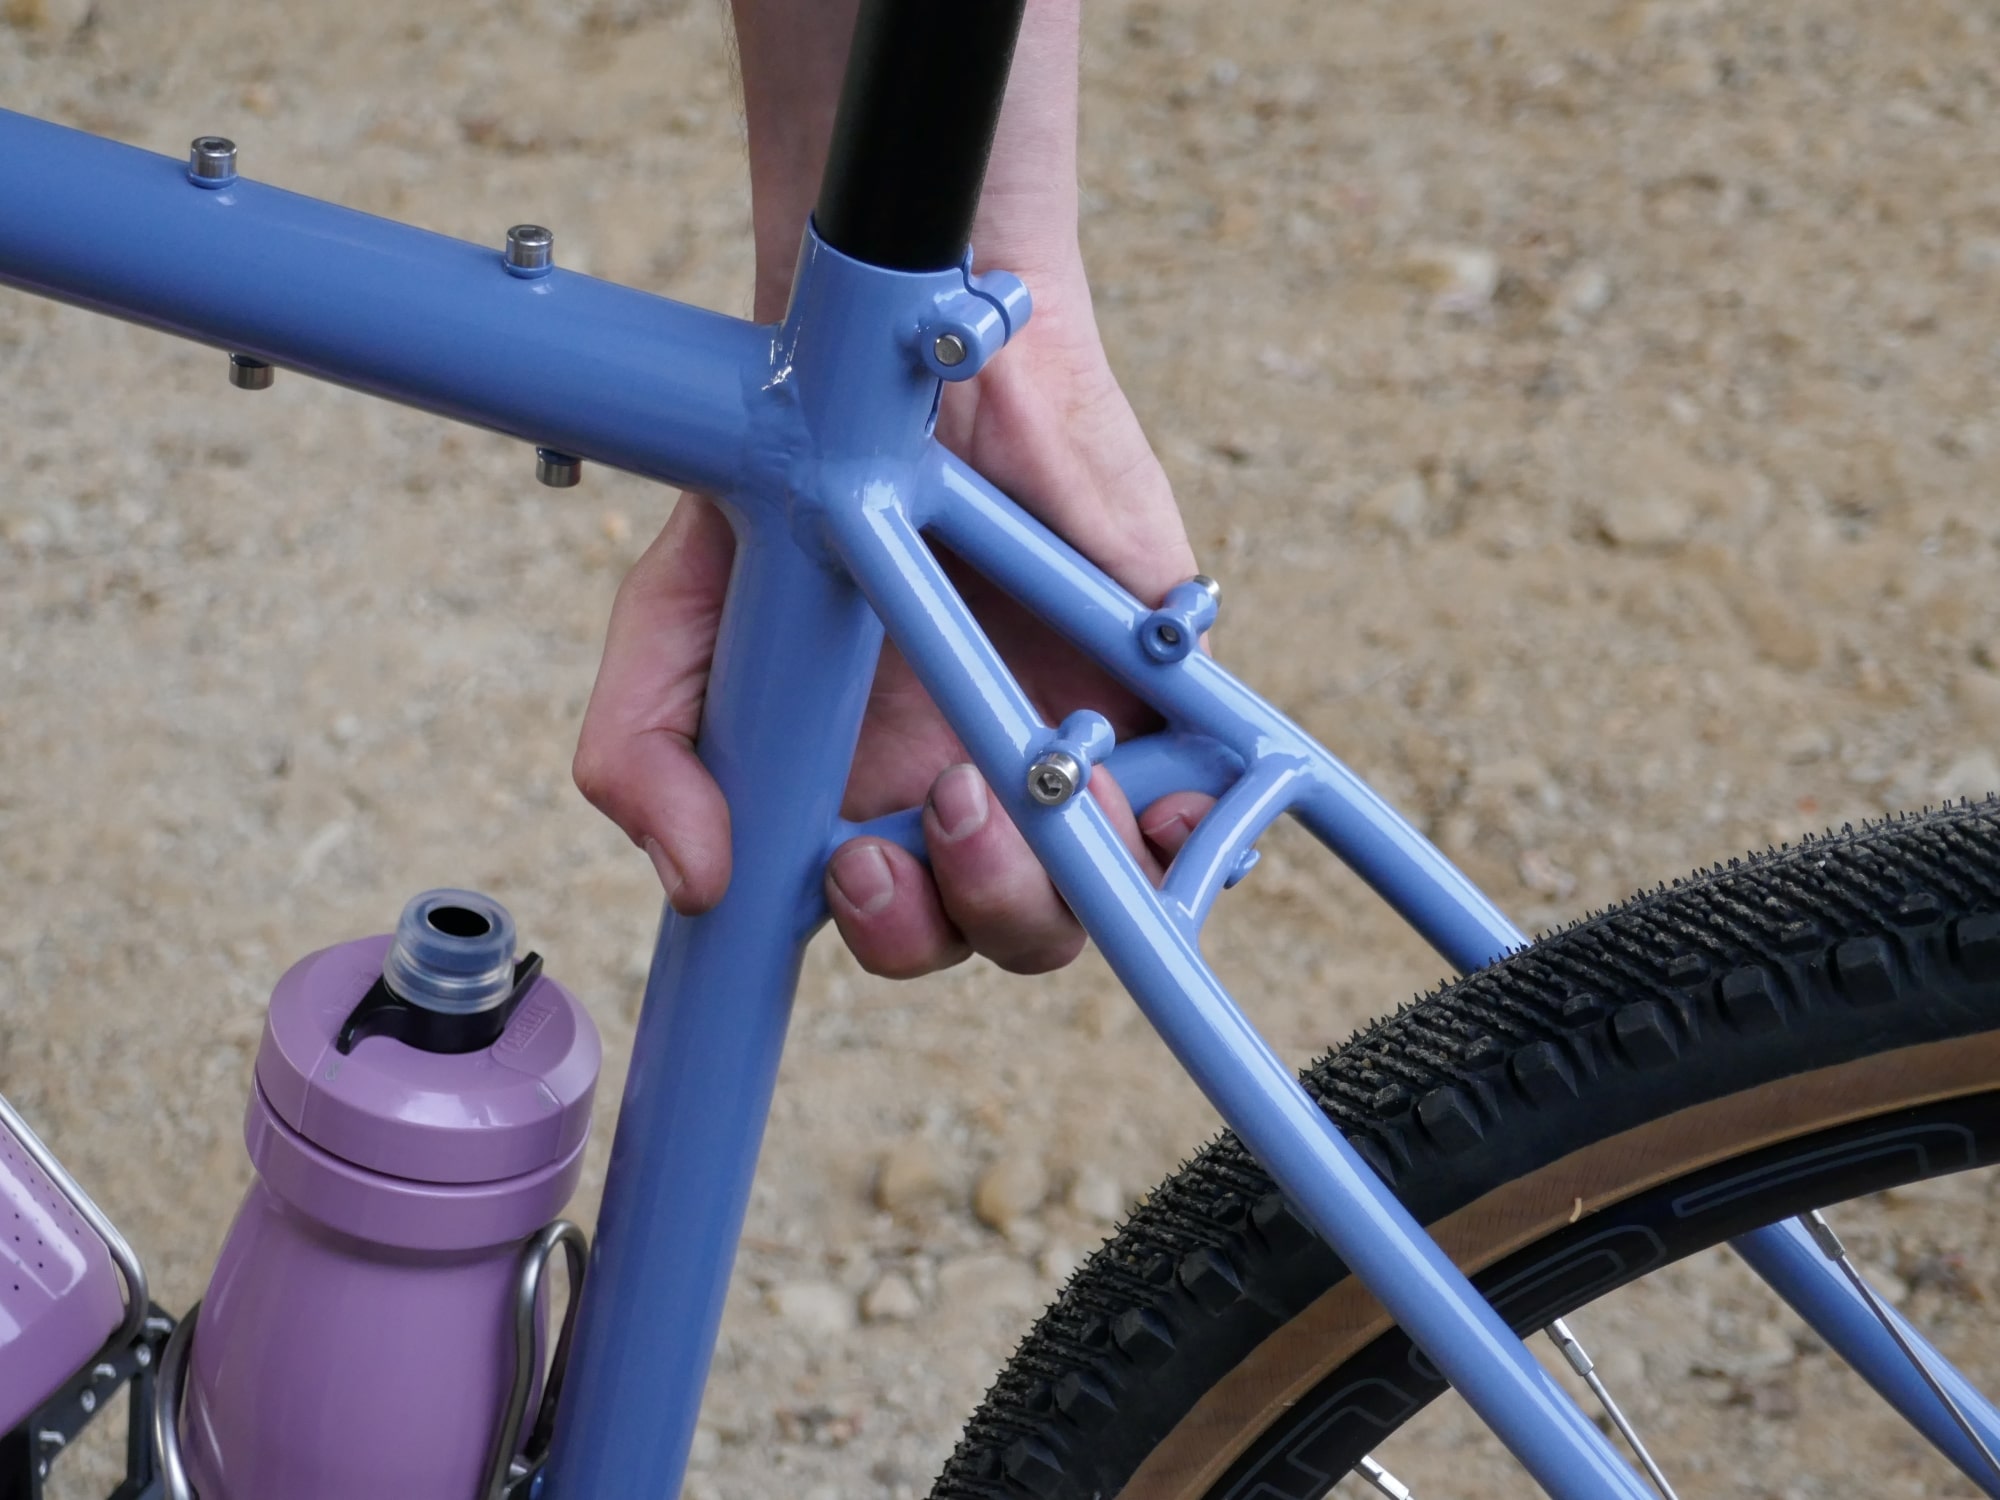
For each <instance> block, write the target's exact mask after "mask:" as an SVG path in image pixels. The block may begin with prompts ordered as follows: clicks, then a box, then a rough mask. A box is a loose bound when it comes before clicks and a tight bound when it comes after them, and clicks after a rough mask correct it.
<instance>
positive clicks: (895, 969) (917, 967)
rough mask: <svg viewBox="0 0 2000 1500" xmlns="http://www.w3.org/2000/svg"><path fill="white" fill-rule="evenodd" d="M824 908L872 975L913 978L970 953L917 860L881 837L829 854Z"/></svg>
mask: <svg viewBox="0 0 2000 1500" xmlns="http://www.w3.org/2000/svg"><path fill="white" fill-rule="evenodd" d="M826 904H827V907H828V908H829V909H830V910H831V911H832V913H833V922H834V925H835V926H836V927H838V928H839V929H840V935H841V937H842V938H843V939H845V940H846V942H847V946H848V947H849V948H851V949H852V950H853V951H854V956H855V958H857V959H858V960H860V963H861V967H862V968H864V969H866V970H868V972H869V973H871V974H880V975H883V976H884V977H885V978H889V979H914V978H915V977H916V976H917V975H919V974H928V973H930V972H931V971H932V970H934V969H946V968H950V967H951V966H952V965H953V964H955V963H958V962H960V961H961V960H963V959H965V958H966V957H968V956H969V955H970V954H971V952H972V945H971V944H969V943H968V942H966V940H965V937H964V935H963V934H961V933H960V932H959V930H958V928H957V927H955V926H954V925H953V924H952V920H951V918H950V917H948V916H946V915H945V911H944V904H943V902H942V901H941V900H940V899H939V898H938V888H937V885H936V883H935V882H934V881H933V880H932V879H931V876H930V872H929V871H928V870H926V869H925V868H924V866H923V862H922V861H921V860H919V859H918V858H917V857H916V856H915V855H914V854H911V853H910V852H908V851H907V850H905V849H899V848H898V847H897V846H896V845H894V844H891V843H888V842H887V841H885V840H883V839H850V840H849V841H848V842H847V843H845V844H842V845H841V846H840V847H839V848H838V849H836V850H835V851H834V854H833V858H832V859H831V860H829V861H828V862H827V867H826Z"/></svg>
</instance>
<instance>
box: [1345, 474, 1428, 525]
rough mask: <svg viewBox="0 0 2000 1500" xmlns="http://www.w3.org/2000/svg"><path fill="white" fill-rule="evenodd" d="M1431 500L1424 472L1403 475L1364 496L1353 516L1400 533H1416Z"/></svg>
mask: <svg viewBox="0 0 2000 1500" xmlns="http://www.w3.org/2000/svg"><path fill="white" fill-rule="evenodd" d="M1430 503H1431V496H1430V488H1429V486H1427V485H1426V484H1425V483H1424V477H1423V475H1421V474H1405V475H1404V476H1403V477H1402V478H1401V479H1392V480H1390V481H1389V482H1388V483H1387V484H1385V485H1383V486H1382V487H1381V488H1380V489H1378V490H1375V491H1373V492H1372V493H1370V494H1368V495H1366V496H1364V497H1363V498H1362V500H1361V503H1360V504H1359V505H1357V506H1355V507H1354V519H1355V520H1357V521H1360V522H1362V523H1363V524H1365V525H1369V526H1377V527H1380V528H1381V529H1382V530H1384V531H1393V532H1396V533H1397V534H1398V535H1400V536H1417V535H1419V534H1421V533H1422V531H1423V529H1424V521H1425V519H1426V518H1427V516H1428V514H1429V512H1430Z"/></svg>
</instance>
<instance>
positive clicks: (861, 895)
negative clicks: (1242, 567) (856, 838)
mask: <svg viewBox="0 0 2000 1500" xmlns="http://www.w3.org/2000/svg"><path fill="white" fill-rule="evenodd" d="M827 873H828V874H830V875H832V876H833V885H834V889H835V890H837V891H839V892H840V897H841V899H842V900H843V901H845V902H846V903H847V904H848V905H849V906H851V907H853V908H854V909H855V910H856V911H857V912H859V913H860V914H861V915H862V916H864V917H872V916H874V915H875V913H876V912H878V911H880V910H881V909H882V908H883V907H885V906H887V905H888V904H889V901H890V899H891V898H892V897H893V896H894V895H895V894H896V877H895V874H894V872H892V871H891V870H890V868H889V861H888V858H887V857H886V856H885V855H884V854H883V853H882V850H881V849H880V848H879V847H878V846H877V845H874V844H855V845H852V846H851V847H849V848H846V849H843V850H841V851H840V852H839V853H838V854H836V855H834V857H833V864H832V865H831V866H830V867H829V868H828V871H827Z"/></svg>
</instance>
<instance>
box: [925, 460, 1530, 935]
mask: <svg viewBox="0 0 2000 1500" xmlns="http://www.w3.org/2000/svg"><path fill="white" fill-rule="evenodd" d="M923 479H924V482H923V487H922V490H921V492H920V493H919V495H918V496H917V497H916V501H915V505H914V508H913V511H912V516H913V519H915V520H916V521H917V523H918V524H919V525H921V526H923V527H924V528H926V529H927V530H928V531H930V532H933V533H935V535H936V536H937V537H938V539H939V540H941V541H942V542H944V543H945V544H946V545H947V546H949V547H950V548H951V550H952V551H953V552H954V553H956V554H957V555H958V556H960V557H962V558H964V559H965V560H966V561H967V562H968V563H970V564H971V565H972V566H973V567H975V568H977V569H978V570H979V571H980V572H981V573H984V574H985V575H986V576H987V577H988V578H990V579H992V580H993V581H994V582H995V583H997V584H998V585H999V586H1000V587H1001V588H1003V589H1005V590H1006V591H1007V592H1008V593H1009V594H1011V595H1013V596H1014V597H1015V598H1016V599H1018V600H1020V601H1021V603H1022V604H1024V605H1026V606H1027V607H1028V608H1029V609H1031V610H1033V611H1034V612H1035V613H1036V614H1037V615H1039V616H1040V617H1041V618H1042V619H1044V620H1046V621H1047V622H1048V623H1049V624H1050V625H1051V626H1053V627H1054V628H1055V629H1056V630H1058V631H1060V632H1061V633H1062V634H1063V635H1064V636H1066V637H1067V638H1068V639H1069V640H1071V641H1072V642H1074V643H1075V644H1076V645H1077V646H1078V647H1080V648H1081V649H1082V650H1083V651H1084V652H1086V653H1087V654H1088V655H1089V656H1091V657H1092V658H1093V659H1094V660H1096V661H1097V662H1099V663H1100V664H1101V665H1103V667H1104V668H1105V670H1106V671H1108V672H1110V673H1111V675H1112V676H1114V677H1115V678H1117V679H1118V681H1119V682H1121V683H1123V684H1124V685H1125V686H1126V687H1127V688H1129V689H1131V691H1132V692H1134V693H1136V694H1137V695H1138V696H1139V697H1141V698H1143V699H1145V700H1146V701H1147V702H1148V703H1150V704H1152V705H1153V706H1154V707H1155V708H1157V709H1158V710H1159V711H1160V712H1161V713H1162V714H1163V715H1164V716H1165V717H1166V719H1167V721H1168V723H1170V724H1172V725H1173V726H1175V727H1176V728H1178V729H1180V730H1183V731H1184V732H1189V733H1197V734H1203V735H1207V736H1209V737H1210V738H1212V739H1214V740H1216V741H1218V742H1219V743H1221V744H1222V745H1223V746H1224V747H1226V748H1227V749H1228V750H1229V751H1230V753H1232V754H1233V755H1235V756H1236V757H1237V759H1239V760H1241V761H1243V762H1245V763H1246V764H1247V763H1250V762H1253V761H1256V760H1258V759H1260V758H1263V757H1267V756H1273V755H1280V756H1289V757H1291V758H1294V759H1296V760H1297V761H1298V762H1299V763H1300V765H1301V767H1302V770H1301V773H1300V774H1301V776H1302V777H1303V778H1304V779H1305V782H1306V785H1305V787H1304V788H1303V789H1302V790H1301V791H1300V792H1299V795H1298V797H1297V800H1296V803H1295V808H1296V811H1297V815H1298V817H1299V820H1300V822H1302V823H1303V824H1304V825H1305V826H1306V827H1307V828H1308V829H1310V830H1311V831H1312V832H1313V833H1314V834H1315V835H1316V836H1317V837H1318V838H1319V839H1320V840H1321V841H1322V842H1323V843H1325V844H1326V845H1327V846H1328V847H1329V848H1330V849H1332V850H1333V852H1334V853H1335V854H1337V855H1338V856H1339V857H1340V858H1341V859H1342V860H1343V861H1344V862H1345V863H1346V864H1347V865H1349V866H1350V867H1351V868H1352V869H1353V870H1354V872H1355V873H1356V874H1358V875H1359V876H1361V878H1362V879H1363V880H1365V881H1367V882H1368V884H1369V885H1370V886H1372V887H1373V888H1374V889H1375V890H1376V891H1377V892H1378V893H1379V894H1380V895H1381V896H1382V897H1383V899H1385V900H1386V901H1387V902H1388V903H1389V905H1390V906H1392V907H1393V908H1394V909H1395V910H1396V912H1397V913H1398V914H1399V915H1401V916H1402V917H1403V918H1404V920H1406V921H1407V922H1409V924H1410V925H1411V926H1412V927H1414V928H1415V929H1416V930H1417V931H1418V932H1419V933H1421V934H1422V935H1423V937H1424V938H1425V939H1426V940H1427V941H1428V942H1429V943H1430V944H1431V945H1432V946H1433V947H1435V948H1436V949H1437V950H1438V952H1439V953H1441V954H1442V955H1443V956H1444V957H1445V959H1446V960H1447V961H1448V962H1449V963H1450V964H1451V965H1452V967H1454V968H1455V969H1457V970H1459V972H1461V973H1469V972H1471V971H1472V970H1474V969H1479V968H1483V967H1485V966H1486V965H1487V964H1489V963H1491V962H1492V961H1493V960H1494V959H1496V958H1498V957H1499V956H1500V955H1502V954H1503V953H1507V952H1509V951H1511V950H1512V949H1515V948H1518V947H1521V946H1522V945H1523V944H1524V943H1525V942H1526V941H1527V940H1526V938H1524V937H1523V936H1522V934H1521V932H1520V930H1519V929H1518V928H1516V927H1515V926H1514V925H1513V923H1511V922H1509V921H1508V920H1507V918H1506V917H1505V916H1503V915H1502V914H1501V912H1500V910H1499V908H1498V907H1496V906H1494V905H1493V903H1492V902H1491V901H1489V900H1488V899H1487V898H1486V897H1485V896H1484V895H1483V894H1482V893H1481V892H1480V891H1479V889H1478V888H1477V887H1476V886H1474V885H1473V884H1472V882H1471V881H1469V880H1467V879H1466V878H1465V876H1464V875H1463V874H1462V873H1461V872H1460V871H1459V870H1458V869H1457V868H1456V867H1455V866H1454V865H1453V864H1452V863H1451V861H1449V860H1448V859H1446V858H1445V857H1444V855H1442V854H1441V853H1439V852H1438V850H1437V848H1436V847H1435V846H1434V845H1433V844H1432V843H1431V842H1430V841H1429V840H1428V839H1426V838H1425V837H1424V836H1423V835H1422V834H1421V833H1419V832H1418V831H1417V830H1416V829H1415V828H1413V827H1411V825H1410V823H1409V821H1408V820H1407V819H1405V818H1404V817H1402V816H1401V815H1400V814H1399V813H1397V812H1396V811H1395V809H1393V808H1391V807H1390V806H1389V805H1388V804H1387V803H1386V802H1384V801H1383V800H1382V799H1381V798H1380V797H1378V796H1376V795H1375V793H1374V792H1373V791H1372V790H1370V789H1369V787H1368V786H1367V784H1366V783H1365V782H1363V781H1362V780H1361V779H1360V778H1359V777H1358V776H1356V775H1355V774H1354V773H1353V772H1352V771H1350V770H1348V768H1347V767H1346V766H1344V765H1342V764H1341V763H1340V762H1339V761H1338V760H1336V759H1335V758H1334V757H1333V756H1332V755H1330V754H1328V753H1327V751H1326V750H1325V749H1323V748H1322V747H1321V746H1320V745H1319V744H1318V743H1317V742H1316V741H1314V739H1313V738H1312V736H1310V735H1308V734H1307V733H1306V732H1305V731H1304V730H1303V729H1301V728H1299V727H1298V726H1297V725H1296V724H1294V723H1292V721H1291V720H1290V719H1288V718H1286V717H1285V716H1284V715H1283V714H1281V713H1279V712H1278V711H1277V710H1276V709H1274V708H1272V707H1271V705H1270V704H1268V703H1266V702H1265V701H1264V700H1263V699H1261V698H1259V697H1258V696H1257V695H1256V694H1255V693H1253V692H1251V691H1250V689H1248V688H1247V687H1245V686H1244V685H1243V684H1242V683H1240V682H1238V681H1237V680H1236V679H1235V678H1234V677H1233V676H1231V675H1230V674H1229V672H1228V671H1227V670H1225V669H1224V668H1223V667H1222V666H1221V665H1220V664H1219V663H1217V662H1216V660H1215V659H1214V658H1213V657H1211V656H1209V655H1208V654H1207V653H1205V652H1201V651H1196V652H1193V653H1191V654H1190V655H1188V656H1186V657H1184V658H1183V659H1181V660H1179V661H1174V662H1161V661H1157V660H1155V659H1154V658H1153V657H1152V656H1151V655H1150V654H1149V653H1148V652H1147V651H1146V649H1145V647H1144V646H1143V645H1142V644H1141V642H1140V639H1139V633H1140V630H1141V629H1142V627H1143V625H1144V623H1145V621H1146V620H1147V618H1148V616H1149V615H1150V614H1151V611H1150V610H1148V609H1147V608H1146V606H1144V605H1142V604H1141V603H1140V602H1139V601H1138V600H1136V599H1134V598H1133V597H1132V595H1131V594H1129V593H1128V592H1126V591H1125V590H1124V589H1123V588H1121V587H1119V585H1117V584H1116V583H1114V582H1112V581H1111V580H1110V579H1109V578H1107V577H1105V576H1104V574H1103V573H1102V572H1100V571H1099V570H1098V569H1097V568H1096V567H1094V566H1092V564H1091V563H1090V562H1089V561H1088V559H1086V558H1084V557H1083V556H1082V555H1081V554H1079V553H1078V552H1077V551H1076V549H1075V548H1073V547H1071V546H1070V545H1069V544H1068V543H1067V542H1065V541H1063V540H1062V538H1060V537H1058V536H1057V535H1056V534H1055V533H1054V532H1052V531H1050V530H1049V529H1048V528H1047V527H1046V526H1043V525H1042V524H1041V523H1040V522H1039V521H1037V520H1035V519H1034V517H1032V516H1030V515H1028V514H1027V513H1026V512H1024V511H1022V510H1021V509H1020V507H1018V506H1016V505H1014V504H1013V503H1012V502H1011V501H1009V500H1008V499H1007V498H1006V497H1005V496H1003V495H1001V494H1000V492H999V491H998V490H996V489H994V488H993V487H992V486H991V485H990V484H988V483H987V482H986V481H985V480H984V479H982V478H981V477H980V476H979V475H978V474H976V473H975V472H973V470H971V469H970V468H968V467H967V466H966V465H965V464H963V463H961V462H960V461H959V460H958V459H956V458H954V457H952V456H951V455H950V454H948V453H946V452H944V451H943V450H942V449H933V450H932V451H931V453H930V454H929V456H928V459H927V462H926V468H925V472H924V476H923Z"/></svg>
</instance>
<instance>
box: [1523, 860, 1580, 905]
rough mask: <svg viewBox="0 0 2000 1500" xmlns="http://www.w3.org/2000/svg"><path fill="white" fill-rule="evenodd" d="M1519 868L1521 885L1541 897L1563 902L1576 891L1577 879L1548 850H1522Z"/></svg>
mask: <svg viewBox="0 0 2000 1500" xmlns="http://www.w3.org/2000/svg"><path fill="white" fill-rule="evenodd" d="M1517 868H1518V870H1519V872H1520V876H1521V884H1523V885H1525V886H1526V887H1527V888H1528V889H1529V890H1531V891H1535V892H1537V893H1539V894H1541V895H1544V896H1553V897H1554V898H1555V899H1556V900H1558V901H1563V900H1567V899H1568V898H1569V897H1570V896H1571V895H1572V894H1574V893H1575V891H1576V877H1575V876H1574V875H1572V874H1570V872H1569V871H1567V870H1565V869H1564V868H1563V867H1562V866H1561V865H1559V864H1557V863H1556V862H1555V861H1554V860H1553V859H1551V858H1550V857H1549V855H1548V852H1547V851H1546V850H1543V849H1524V850H1522V851H1521V859H1520V862H1519V865H1518V867H1517Z"/></svg>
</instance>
